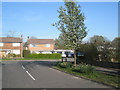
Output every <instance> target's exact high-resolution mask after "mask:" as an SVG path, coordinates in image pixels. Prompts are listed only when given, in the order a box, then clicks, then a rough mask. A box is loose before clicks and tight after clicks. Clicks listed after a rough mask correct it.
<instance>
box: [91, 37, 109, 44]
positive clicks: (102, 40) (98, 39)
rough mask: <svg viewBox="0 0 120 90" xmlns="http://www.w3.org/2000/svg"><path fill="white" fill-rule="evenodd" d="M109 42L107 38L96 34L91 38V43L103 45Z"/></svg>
mask: <svg viewBox="0 0 120 90" xmlns="http://www.w3.org/2000/svg"><path fill="white" fill-rule="evenodd" d="M107 42H109V40H107V38H105V37H103V36H99V35H94V36H93V37H91V38H90V43H94V44H95V45H96V46H101V45H103V44H105V43H107Z"/></svg>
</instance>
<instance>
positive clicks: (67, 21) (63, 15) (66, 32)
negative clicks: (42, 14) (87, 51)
mask: <svg viewBox="0 0 120 90" xmlns="http://www.w3.org/2000/svg"><path fill="white" fill-rule="evenodd" d="M64 5H65V7H62V6H60V8H59V10H58V13H59V16H58V18H59V21H58V22H56V23H54V24H53V26H56V27H57V29H58V30H59V31H61V34H62V35H63V40H64V41H65V45H66V46H67V47H70V48H72V49H74V66H76V53H77V49H78V48H79V47H80V44H81V42H82V39H83V38H84V37H86V35H87V32H86V28H87V27H86V26H85V24H84V20H85V17H84V14H83V13H82V12H81V10H80V5H77V3H76V2H74V1H65V2H64Z"/></svg>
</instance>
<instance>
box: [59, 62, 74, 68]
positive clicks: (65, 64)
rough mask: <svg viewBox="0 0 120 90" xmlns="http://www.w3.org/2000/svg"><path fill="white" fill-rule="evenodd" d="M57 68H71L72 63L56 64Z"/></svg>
mask: <svg viewBox="0 0 120 90" xmlns="http://www.w3.org/2000/svg"><path fill="white" fill-rule="evenodd" d="M57 66H59V67H62V68H71V67H72V63H70V62H63V63H58V64H57Z"/></svg>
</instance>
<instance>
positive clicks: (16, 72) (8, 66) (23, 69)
mask: <svg viewBox="0 0 120 90" xmlns="http://www.w3.org/2000/svg"><path fill="white" fill-rule="evenodd" d="M2 63H3V64H2V88H110V87H108V86H105V85H102V84H98V83H96V82H92V81H89V80H85V79H82V78H78V77H75V76H72V75H69V74H66V73H63V72H60V71H58V70H55V69H52V68H51V66H52V65H54V64H55V62H52V61H4V62H2Z"/></svg>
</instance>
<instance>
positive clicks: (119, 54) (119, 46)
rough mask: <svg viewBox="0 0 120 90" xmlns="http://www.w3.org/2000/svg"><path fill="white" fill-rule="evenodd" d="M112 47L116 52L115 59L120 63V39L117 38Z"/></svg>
mask: <svg viewBox="0 0 120 90" xmlns="http://www.w3.org/2000/svg"><path fill="white" fill-rule="evenodd" d="M112 47H113V49H114V51H115V53H114V56H115V58H116V59H117V60H118V61H120V37H116V38H115V39H114V40H113V41H112Z"/></svg>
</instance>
